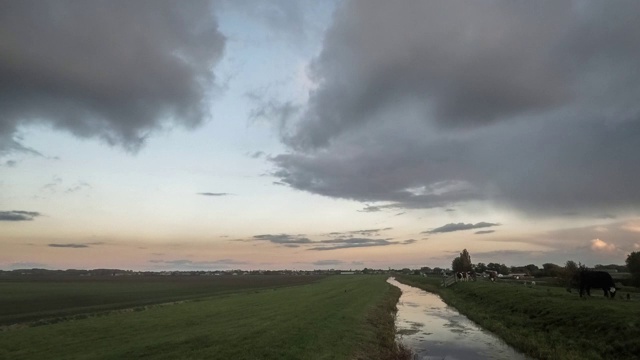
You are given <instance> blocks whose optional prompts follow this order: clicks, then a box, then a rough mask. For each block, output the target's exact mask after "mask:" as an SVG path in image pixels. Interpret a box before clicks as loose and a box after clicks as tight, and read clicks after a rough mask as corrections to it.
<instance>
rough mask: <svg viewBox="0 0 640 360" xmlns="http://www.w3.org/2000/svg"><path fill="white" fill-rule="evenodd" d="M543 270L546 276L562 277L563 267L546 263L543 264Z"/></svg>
mask: <svg viewBox="0 0 640 360" xmlns="http://www.w3.org/2000/svg"><path fill="white" fill-rule="evenodd" d="M542 269H543V275H544V276H551V277H556V276H561V275H562V267H561V266H560V265H556V264H552V263H546V264H542Z"/></svg>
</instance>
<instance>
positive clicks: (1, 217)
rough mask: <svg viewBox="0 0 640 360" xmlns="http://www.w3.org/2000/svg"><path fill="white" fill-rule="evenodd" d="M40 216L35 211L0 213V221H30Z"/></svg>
mask: <svg viewBox="0 0 640 360" xmlns="http://www.w3.org/2000/svg"><path fill="white" fill-rule="evenodd" d="M40 215H41V214H40V213H39V212H37V211H21V210H11V211H0V221H31V220H33V219H34V218H36V217H38V216H40Z"/></svg>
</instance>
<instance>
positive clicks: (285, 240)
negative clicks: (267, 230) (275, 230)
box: [251, 234, 311, 245]
mask: <svg viewBox="0 0 640 360" xmlns="http://www.w3.org/2000/svg"><path fill="white" fill-rule="evenodd" d="M251 240H256V241H269V242H272V243H274V244H287V245H289V244H309V243H311V240H309V239H308V238H306V237H304V235H289V234H276V235H272V234H263V235H255V236H253V238H252V239H251Z"/></svg>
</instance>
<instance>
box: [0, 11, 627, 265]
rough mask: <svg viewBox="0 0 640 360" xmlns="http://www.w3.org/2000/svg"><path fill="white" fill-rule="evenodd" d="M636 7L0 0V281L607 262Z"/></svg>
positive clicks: (620, 243) (620, 206)
mask: <svg viewBox="0 0 640 360" xmlns="http://www.w3.org/2000/svg"><path fill="white" fill-rule="evenodd" d="M638 13H640V2H638V1H616V2H602V1H556V0H554V1H535V2H532V1H482V2H479V1H457V0H453V1H446V2H445V1H428V2H427V1H417V0H416V1H410V0H407V1H400V2H390V1H383V0H380V1H370V0H366V1H365V0H363V1H321V2H318V1H312V0H301V1H297V0H272V1H250V0H247V1H238V0H233V1H232V0H217V1H216V0H214V1H196V0H194V1H189V2H186V3H185V2H176V1H155V0H154V1H151V0H149V1H146V0H136V1H98V0H95V1H83V2H78V1H64V0H57V1H41V0H38V1H35V0H33V1H31V0H2V1H0V269H15V268H30V267H43V268H50V269H59V268H63V269H64V268H104V267H107V268H126V269H151V270H161V269H182V270H188V269H235V268H244V269H257V268H261V269H277V268H288V269H312V268H354V269H356V268H363V267H365V266H366V267H374V268H386V267H389V266H390V267H405V266H407V267H419V266H432V267H433V266H445V267H447V266H450V264H451V260H452V259H453V257H454V256H455V255H456V254H457V253H459V252H460V251H461V250H462V249H464V248H466V249H468V250H469V252H470V254H471V257H472V261H473V262H500V263H506V264H507V265H524V264H529V263H534V264H537V265H539V266H540V265H542V264H543V263H545V262H554V263H559V264H563V263H564V262H565V261H567V260H570V259H571V260H574V261H580V262H582V263H586V264H587V265H595V264H599V263H601V264H610V263H615V264H622V263H624V260H625V258H626V255H627V254H628V253H629V252H631V251H635V250H639V249H640V101H638V99H640V68H639V67H638V61H640V42H638V41H637V39H639V38H640V22H639V21H637V14H638Z"/></svg>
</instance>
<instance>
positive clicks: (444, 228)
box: [422, 221, 500, 234]
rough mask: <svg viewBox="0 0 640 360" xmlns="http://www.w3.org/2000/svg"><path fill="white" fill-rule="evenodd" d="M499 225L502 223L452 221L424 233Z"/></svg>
mask: <svg viewBox="0 0 640 360" xmlns="http://www.w3.org/2000/svg"><path fill="white" fill-rule="evenodd" d="M498 225H500V224H494V223H488V222H484V221H483V222H479V223H476V224H465V223H457V224H456V223H450V224H446V225H443V226H440V227H437V228H435V229H431V230H429V231H424V232H422V233H423V234H437V233H447V232H453V231H462V230H471V229H480V228H487V227H492V226H498Z"/></svg>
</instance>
